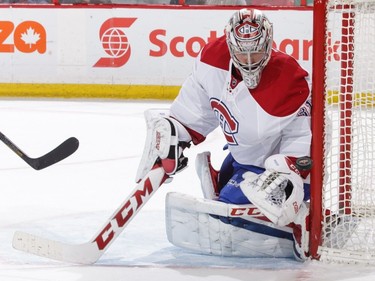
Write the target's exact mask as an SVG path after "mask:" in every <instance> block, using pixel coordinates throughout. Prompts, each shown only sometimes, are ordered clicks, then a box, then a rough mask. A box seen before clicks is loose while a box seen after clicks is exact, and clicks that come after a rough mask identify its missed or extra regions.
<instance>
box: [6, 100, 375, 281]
mask: <svg viewBox="0 0 375 281" xmlns="http://www.w3.org/2000/svg"><path fill="white" fill-rule="evenodd" d="M168 106H169V102H137V101H93V100H90V101H82V100H80V101H75V100H17V99H15V100H13V99H8V100H4V99H3V100H1V101H0V120H1V127H0V128H1V129H0V130H1V132H3V133H4V134H5V135H6V136H8V137H9V138H10V139H11V140H12V141H14V142H15V143H16V144H17V145H18V146H19V147H20V148H21V149H23V150H24V151H25V152H27V153H28V154H29V156H31V157H39V156H41V155H43V154H45V153H46V152H48V151H49V150H51V149H53V148H54V147H56V146H57V145H58V144H59V143H61V142H62V141H63V140H65V139H67V138H68V137H70V136H75V137H77V138H78V139H79V140H80V147H79V149H78V150H77V152H76V153H74V154H73V155H72V156H70V157H69V158H67V159H65V160H63V161H62V162H60V163H58V164H56V165H54V166H51V167H49V168H46V169H44V170H41V171H35V170H33V169H32V168H31V167H29V166H28V165H27V164H26V163H24V162H23V161H22V160H21V159H20V158H19V157H18V156H17V155H15V154H14V152H12V151H11V150H10V149H9V148H7V147H6V146H5V145H3V144H1V143H0V159H1V162H0V174H1V177H0V179H1V181H0V192H1V195H0V281H20V280H25V281H26V280H28V281H47V280H48V281H49V280H51V281H102V280H103V281H117V280H118V281H120V280H121V281H122V280H124V281H125V280H126V281H128V280H131V281H136V280H142V281H144V280H160V281H167V280H173V281H185V280H189V281H190V280H192V281H194V280H205V281H211V280H212V281H227V280H228V281H229V280H243V281H252V280H254V281H258V280H259V281H267V280H280V281H283V280H288V281H293V280H301V281H302V280H311V281H320V280H321V281H323V280H324V281H330V280H361V281H370V280H371V281H372V280H374V278H375V268H374V267H366V266H348V265H327V264H322V263H320V262H316V261H313V262H307V263H299V262H297V261H294V260H293V259H249V258H227V257H215V256H204V255H197V254H194V253H190V252H187V251H184V250H181V249H179V248H176V247H174V246H173V245H171V244H170V243H169V242H168V241H167V238H166V234H165V228H164V198H165V194H166V192H169V191H178V192H183V193H187V194H191V195H194V196H199V197H201V196H202V195H201V191H200V188H199V182H198V179H197V177H196V175H195V170H194V160H195V155H196V154H197V153H198V152H202V151H205V150H210V151H211V153H212V161H213V164H214V166H216V167H218V166H219V165H220V163H221V161H222V159H223V157H224V156H225V152H223V151H222V150H221V147H222V146H223V144H224V141H223V138H222V136H221V134H220V132H219V131H215V132H214V133H213V134H212V135H210V136H209V138H208V139H207V141H206V142H205V143H204V144H201V145H199V146H197V147H192V148H191V149H189V150H187V151H186V156H188V157H189V159H190V166H189V168H188V169H186V170H185V171H183V172H182V173H180V174H178V175H176V176H175V178H174V180H173V181H172V183H170V184H166V185H164V186H162V187H161V189H160V190H159V191H158V192H157V193H156V194H155V195H154V197H153V198H151V199H150V201H149V202H148V203H147V205H146V206H145V207H144V209H142V211H141V212H140V213H139V215H138V216H137V217H136V218H135V219H134V220H133V221H132V222H131V223H130V225H129V226H128V228H126V229H125V231H124V232H123V233H122V234H121V236H120V237H119V238H118V239H117V240H116V241H115V242H114V243H113V244H112V245H111V247H110V248H109V250H108V251H107V252H106V253H105V254H104V255H103V256H102V257H101V258H100V260H99V261H98V262H97V263H96V264H94V265H92V266H81V265H74V264H66V263H61V262H57V261H52V260H49V259H45V258H41V257H37V256H33V255H29V254H26V253H23V252H20V251H17V250H14V249H13V248H12V247H11V241H12V237H13V233H14V231H16V230H21V231H26V232H30V233H33V234H37V235H42V236H44V237H47V238H52V239H56V240H60V241H65V242H68V243H82V242H86V241H88V240H90V239H91V238H92V236H93V235H94V234H95V233H96V232H97V231H98V229H99V228H100V227H102V225H103V224H104V223H105V222H106V220H107V219H108V218H109V216H110V215H111V214H112V213H113V212H114V211H115V210H116V208H117V207H118V206H119V205H120V203H121V202H122V200H124V199H125V198H126V197H127V196H128V194H129V192H130V191H131V190H132V189H133V188H134V186H135V183H134V178H135V173H136V169H137V165H138V161H139V159H140V157H141V152H142V148H143V143H144V139H145V135H146V129H145V123H144V118H143V111H144V110H145V109H148V108H168Z"/></svg>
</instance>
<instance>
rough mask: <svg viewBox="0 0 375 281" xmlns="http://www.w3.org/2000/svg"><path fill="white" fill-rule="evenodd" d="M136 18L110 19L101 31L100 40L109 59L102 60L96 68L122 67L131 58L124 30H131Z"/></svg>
mask: <svg viewBox="0 0 375 281" xmlns="http://www.w3.org/2000/svg"><path fill="white" fill-rule="evenodd" d="M135 20H136V18H110V19H108V20H106V21H105V22H104V23H103V24H102V26H101V27H100V30H99V38H100V41H101V43H102V47H103V50H104V52H105V53H106V54H107V57H102V58H100V59H99V60H98V61H97V62H96V63H95V65H94V67H121V66H123V65H124V64H126V63H127V62H128V60H129V58H130V54H131V48H130V44H129V41H128V37H127V36H126V34H125V32H124V29H125V28H129V27H130V26H131V25H132V24H133V23H134V21H135Z"/></svg>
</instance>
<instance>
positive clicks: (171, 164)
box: [136, 109, 191, 182]
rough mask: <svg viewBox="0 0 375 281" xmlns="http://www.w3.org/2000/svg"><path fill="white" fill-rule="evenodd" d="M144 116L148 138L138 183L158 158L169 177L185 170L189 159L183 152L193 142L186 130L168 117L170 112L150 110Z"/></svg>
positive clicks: (137, 179)
mask: <svg viewBox="0 0 375 281" xmlns="http://www.w3.org/2000/svg"><path fill="white" fill-rule="evenodd" d="M144 115H145V119H146V126H147V136H146V141H145V146H144V149H143V154H142V158H141V161H140V163H139V166H138V170H137V175H136V182H139V181H141V180H142V179H143V178H144V176H145V175H146V174H147V173H148V172H149V171H150V170H151V168H152V166H153V163H155V161H156V160H157V159H158V158H159V159H160V160H161V164H162V167H163V168H164V171H165V173H166V174H167V175H173V174H175V173H176V172H177V171H181V170H183V169H184V168H185V167H186V166H187V164H188V158H187V157H185V156H184V155H183V150H184V149H185V148H186V147H189V146H190V144H189V142H190V141H191V138H190V135H189V133H188V132H187V131H186V129H185V128H184V127H183V126H182V125H181V124H180V123H179V122H177V121H176V120H174V119H173V118H169V117H167V116H168V110H165V109H149V110H146V111H145V113H144ZM171 179H172V178H171ZM171 179H170V180H171Z"/></svg>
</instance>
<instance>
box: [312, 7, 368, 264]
mask: <svg viewBox="0 0 375 281" xmlns="http://www.w3.org/2000/svg"><path fill="white" fill-rule="evenodd" d="M326 25H327V30H326V42H325V43H326V72H325V75H326V77H325V83H326V85H325V88H326V99H325V100H326V101H325V109H324V112H325V118H324V122H325V126H324V130H325V134H324V135H325V140H324V175H323V200H322V203H323V225H322V243H321V246H320V247H319V249H318V253H319V254H320V255H321V257H320V259H321V260H329V261H331V260H332V261H337V262H354V263H362V262H364V263H371V264H375V0H372V1H371V0H368V1H354V0H352V1H328V10H327V22H326Z"/></svg>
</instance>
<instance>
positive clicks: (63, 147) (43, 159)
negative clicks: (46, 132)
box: [0, 132, 79, 170]
mask: <svg viewBox="0 0 375 281" xmlns="http://www.w3.org/2000/svg"><path fill="white" fill-rule="evenodd" d="M0 140H1V141H2V142H3V143H5V144H6V145H7V146H8V147H9V148H10V149H11V150H13V152H15V153H16V154H17V155H18V156H19V157H20V158H22V159H23V160H24V161H25V162H26V163H27V164H29V165H30V166H31V167H32V168H33V169H35V170H42V169H44V168H47V167H48V166H51V165H53V164H55V163H57V162H59V161H61V160H63V159H65V158H67V157H68V156H70V155H72V154H73V153H74V152H75V151H76V150H77V149H78V146H79V141H78V139H76V138H75V137H71V138H69V139H67V140H65V141H64V142H63V143H61V144H60V145H59V146H57V147H56V148H55V149H53V150H51V151H50V152H48V153H47V154H45V155H43V156H40V157H38V158H31V157H29V156H28V155H27V154H26V153H25V152H23V151H22V149H20V148H19V147H18V146H17V145H15V144H14V143H13V142H12V141H11V140H10V139H8V138H7V137H6V136H5V135H4V134H3V133H1V132H0Z"/></svg>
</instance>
